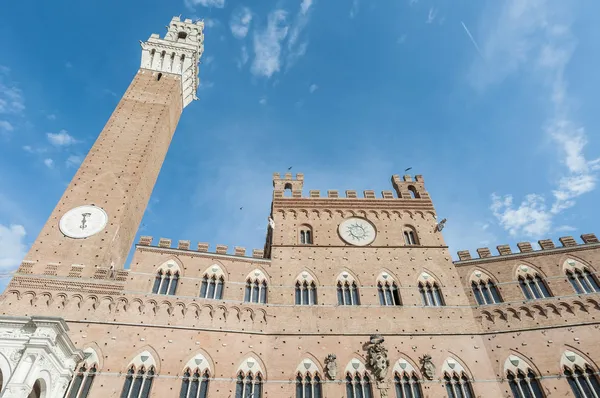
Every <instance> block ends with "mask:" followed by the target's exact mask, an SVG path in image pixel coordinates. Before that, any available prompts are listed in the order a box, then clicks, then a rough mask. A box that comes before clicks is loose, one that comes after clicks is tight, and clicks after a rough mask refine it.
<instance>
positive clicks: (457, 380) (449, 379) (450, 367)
mask: <svg viewBox="0 0 600 398" xmlns="http://www.w3.org/2000/svg"><path fill="white" fill-rule="evenodd" d="M442 374H443V375H444V383H445V384H446V393H447V394H448V398H474V394H473V388H472V387H471V381H470V380H469V377H468V376H467V372H465V370H464V368H463V367H462V366H461V365H460V364H459V363H458V362H457V361H455V360H454V359H453V358H448V359H446V360H445V361H444V365H443V366H442Z"/></svg>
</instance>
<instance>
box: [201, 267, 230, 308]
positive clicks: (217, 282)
mask: <svg viewBox="0 0 600 398" xmlns="http://www.w3.org/2000/svg"><path fill="white" fill-rule="evenodd" d="M226 278H227V273H226V272H225V271H224V270H223V267H222V266H221V265H220V264H216V263H215V264H213V265H211V266H209V267H208V268H207V269H206V270H204V273H203V274H202V282H201V284H200V294H199V297H200V298H205V299H211V300H221V299H222V298H223V291H224V289H225V281H226Z"/></svg>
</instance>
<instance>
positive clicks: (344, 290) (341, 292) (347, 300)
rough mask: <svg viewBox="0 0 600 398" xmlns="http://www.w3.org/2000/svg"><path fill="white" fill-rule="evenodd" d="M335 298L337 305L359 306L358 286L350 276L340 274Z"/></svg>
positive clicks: (344, 273) (343, 273) (345, 273)
mask: <svg viewBox="0 0 600 398" xmlns="http://www.w3.org/2000/svg"><path fill="white" fill-rule="evenodd" d="M337 298H338V304H339V305H360V298H359V296H358V285H357V283H356V281H355V280H354V278H353V277H352V275H350V274H349V273H347V272H342V274H341V275H340V276H339V277H338V280H337Z"/></svg>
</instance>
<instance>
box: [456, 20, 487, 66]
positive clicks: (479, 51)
mask: <svg viewBox="0 0 600 398" xmlns="http://www.w3.org/2000/svg"><path fill="white" fill-rule="evenodd" d="M460 24H461V25H462V27H463V29H464V30H465V32H466V33H467V36H469V39H471V43H473V46H475V50H477V53H478V54H479V55H480V56H481V57H482V58H483V54H482V53H481V50H480V49H479V45H478V44H477V42H476V41H475V39H474V38H473V35H472V34H471V31H470V30H469V28H467V25H465V23H464V22H463V21H460Z"/></svg>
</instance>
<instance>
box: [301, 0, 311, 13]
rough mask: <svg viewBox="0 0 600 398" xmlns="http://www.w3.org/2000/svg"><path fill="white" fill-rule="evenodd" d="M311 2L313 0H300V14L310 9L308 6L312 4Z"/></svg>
mask: <svg viewBox="0 0 600 398" xmlns="http://www.w3.org/2000/svg"><path fill="white" fill-rule="evenodd" d="M312 3H313V0H302V4H300V12H302V14H306V13H307V12H308V10H309V9H310V6H312Z"/></svg>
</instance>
